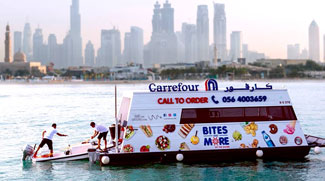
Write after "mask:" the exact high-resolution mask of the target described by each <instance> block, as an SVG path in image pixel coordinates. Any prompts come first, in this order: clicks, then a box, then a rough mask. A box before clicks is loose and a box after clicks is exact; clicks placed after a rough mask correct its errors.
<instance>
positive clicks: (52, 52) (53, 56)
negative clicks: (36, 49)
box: [47, 34, 60, 66]
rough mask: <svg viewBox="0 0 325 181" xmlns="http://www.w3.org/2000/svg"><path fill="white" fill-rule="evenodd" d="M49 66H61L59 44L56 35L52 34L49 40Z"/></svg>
mask: <svg viewBox="0 0 325 181" xmlns="http://www.w3.org/2000/svg"><path fill="white" fill-rule="evenodd" d="M47 44H48V45H47V52H48V53H47V56H48V58H47V60H48V61H47V64H48V63H50V62H52V63H54V65H56V66H58V65H60V62H59V59H58V57H59V55H60V53H59V52H58V43H57V40H56V36H55V34H50V35H49V36H48V38H47Z"/></svg>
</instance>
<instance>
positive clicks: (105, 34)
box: [96, 28, 121, 67]
mask: <svg viewBox="0 0 325 181" xmlns="http://www.w3.org/2000/svg"><path fill="white" fill-rule="evenodd" d="M120 58H121V35H120V31H119V30H117V29H115V28H114V29H111V30H102V33H101V46H100V49H99V50H98V54H97V62H96V63H97V65H98V66H108V67H114V66H116V65H117V64H120V62H119V60H120Z"/></svg>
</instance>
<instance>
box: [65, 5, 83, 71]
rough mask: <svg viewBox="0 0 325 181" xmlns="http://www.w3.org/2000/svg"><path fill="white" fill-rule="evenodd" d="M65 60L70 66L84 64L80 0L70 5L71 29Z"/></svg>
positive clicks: (66, 39) (67, 40)
mask: <svg viewBox="0 0 325 181" xmlns="http://www.w3.org/2000/svg"><path fill="white" fill-rule="evenodd" d="M64 47H65V50H64V51H65V58H66V59H65V60H64V61H65V62H66V64H67V65H68V66H80V65H82V64H83V57H82V39H81V18H80V14H79V0H72V4H71V6H70V31H69V33H68V35H67V36H66V37H65V45H64Z"/></svg>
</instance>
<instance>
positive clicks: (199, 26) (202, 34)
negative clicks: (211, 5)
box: [196, 5, 209, 61]
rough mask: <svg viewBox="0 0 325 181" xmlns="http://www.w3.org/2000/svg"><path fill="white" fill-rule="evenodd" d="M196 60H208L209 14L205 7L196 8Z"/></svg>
mask: <svg viewBox="0 0 325 181" xmlns="http://www.w3.org/2000/svg"><path fill="white" fill-rule="evenodd" d="M196 35H197V59H198V60H199V61H202V60H209V12H208V6H207V5H199V6H198V7H197V19H196Z"/></svg>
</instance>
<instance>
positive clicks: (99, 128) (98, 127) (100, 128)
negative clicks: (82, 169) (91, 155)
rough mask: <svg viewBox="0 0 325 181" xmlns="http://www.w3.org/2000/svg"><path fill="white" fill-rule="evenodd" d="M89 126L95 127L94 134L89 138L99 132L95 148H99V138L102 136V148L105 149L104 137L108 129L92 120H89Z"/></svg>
mask: <svg viewBox="0 0 325 181" xmlns="http://www.w3.org/2000/svg"><path fill="white" fill-rule="evenodd" d="M90 126H91V127H92V128H95V132H94V135H93V136H91V137H90V138H91V139H93V138H95V137H96V136H97V135H98V133H99V135H98V146H97V149H100V140H101V139H102V138H103V140H104V143H105V148H104V150H106V149H107V141H106V137H107V133H108V129H107V128H106V127H105V126H102V125H97V124H95V123H94V122H91V123H90Z"/></svg>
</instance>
